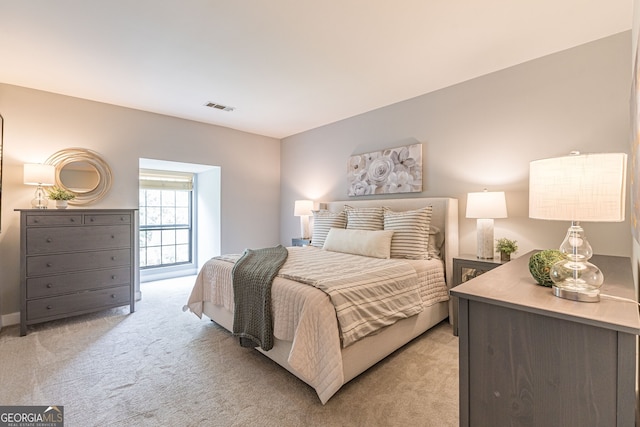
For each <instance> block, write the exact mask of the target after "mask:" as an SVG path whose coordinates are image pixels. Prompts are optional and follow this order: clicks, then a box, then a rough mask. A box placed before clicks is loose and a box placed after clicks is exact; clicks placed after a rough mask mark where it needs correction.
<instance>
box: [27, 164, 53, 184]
mask: <svg viewBox="0 0 640 427" xmlns="http://www.w3.org/2000/svg"><path fill="white" fill-rule="evenodd" d="M55 182H56V168H55V166H53V165H43V164H39V163H27V164H25V165H24V183H25V184H26V185H45V186H46V185H54V184H55Z"/></svg>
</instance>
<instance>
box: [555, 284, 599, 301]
mask: <svg viewBox="0 0 640 427" xmlns="http://www.w3.org/2000/svg"><path fill="white" fill-rule="evenodd" d="M553 295H555V296H557V297H559V298H564V299H570V300H573V301H580V302H598V301H600V290H595V291H591V292H585V291H575V290H571V289H566V288H559V287H557V286H555V285H554V286H553Z"/></svg>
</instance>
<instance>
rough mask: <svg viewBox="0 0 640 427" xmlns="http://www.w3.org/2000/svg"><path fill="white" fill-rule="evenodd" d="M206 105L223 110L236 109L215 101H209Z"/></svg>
mask: <svg viewBox="0 0 640 427" xmlns="http://www.w3.org/2000/svg"><path fill="white" fill-rule="evenodd" d="M204 105H205V107H209V108H215V109H216V110H222V111H233V110H234V109H235V108H233V107H229V106H227V105H222V104H216V103H215V102H207V103H206V104H204Z"/></svg>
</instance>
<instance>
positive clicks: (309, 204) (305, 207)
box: [293, 200, 313, 216]
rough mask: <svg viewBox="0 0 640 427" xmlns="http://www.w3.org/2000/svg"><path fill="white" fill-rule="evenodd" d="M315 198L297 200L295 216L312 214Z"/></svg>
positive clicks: (294, 209)
mask: <svg viewBox="0 0 640 427" xmlns="http://www.w3.org/2000/svg"><path fill="white" fill-rule="evenodd" d="M312 210H313V200H296V202H295V205H294V208H293V215H294V216H309V215H312V212H311V211H312Z"/></svg>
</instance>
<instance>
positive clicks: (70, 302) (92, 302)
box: [27, 286, 131, 322]
mask: <svg viewBox="0 0 640 427" xmlns="http://www.w3.org/2000/svg"><path fill="white" fill-rule="evenodd" d="M130 302H131V287H130V286H118V287H116V288H109V289H100V290H96V291H87V292H79V293H75V294H70V295H62V296H57V297H51V298H40V299H34V300H29V301H27V322H31V321H34V320H44V319H48V318H55V317H67V316H69V315H73V314H82V313H86V312H90V311H94V310H96V309H105V308H109V307H117V306H120V305H125V304H129V303H130Z"/></svg>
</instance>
